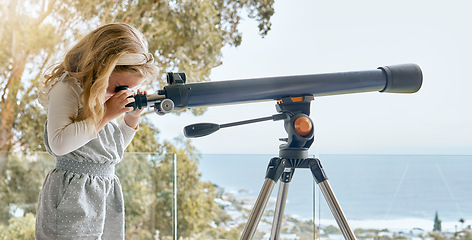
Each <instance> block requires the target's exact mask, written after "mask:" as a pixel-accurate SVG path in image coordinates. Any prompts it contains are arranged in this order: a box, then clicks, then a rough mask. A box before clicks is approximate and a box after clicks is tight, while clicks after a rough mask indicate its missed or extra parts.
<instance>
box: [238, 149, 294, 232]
mask: <svg viewBox="0 0 472 240" xmlns="http://www.w3.org/2000/svg"><path fill="white" fill-rule="evenodd" d="M285 163H286V161H285V160H282V159H280V158H272V159H271V160H270V163H269V166H268V167H267V173H266V178H265V181H264V185H262V189H261V191H260V193H259V196H258V197H257V200H256V203H255V204H254V208H253V209H252V211H251V215H249V220H248V221H247V223H246V226H245V227H244V230H243V233H242V235H241V240H249V239H252V237H253V236H254V233H256V229H257V225H258V224H259V221H260V220H261V217H262V213H263V212H264V209H265V207H266V205H267V202H268V201H269V198H270V194H271V193H272V190H273V189H274V185H275V183H276V182H277V181H278V179H279V178H280V176H281V175H282V173H283V171H284V168H285V167H284V166H285Z"/></svg>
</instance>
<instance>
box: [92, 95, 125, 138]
mask: <svg viewBox="0 0 472 240" xmlns="http://www.w3.org/2000/svg"><path fill="white" fill-rule="evenodd" d="M133 95H134V93H133V91H131V90H121V91H119V92H117V93H115V94H113V95H112V96H111V97H110V98H109V99H108V100H107V101H106V102H105V114H104V115H103V118H102V121H100V122H99V123H98V125H97V126H96V131H97V132H99V131H100V130H101V129H102V128H103V127H104V126H105V125H106V124H107V123H109V122H110V121H111V120H113V119H115V118H117V117H118V116H120V115H121V114H123V113H126V112H129V111H133V107H126V105H127V104H128V103H131V102H134V98H132V97H130V96H133Z"/></svg>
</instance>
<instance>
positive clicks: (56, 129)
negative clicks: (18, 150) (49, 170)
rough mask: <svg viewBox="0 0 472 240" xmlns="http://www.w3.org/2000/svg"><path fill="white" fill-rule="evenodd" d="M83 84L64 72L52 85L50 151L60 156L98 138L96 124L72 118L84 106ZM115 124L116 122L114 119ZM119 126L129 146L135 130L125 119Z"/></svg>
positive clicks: (49, 132)
mask: <svg viewBox="0 0 472 240" xmlns="http://www.w3.org/2000/svg"><path fill="white" fill-rule="evenodd" d="M82 91H83V90H82V88H81V87H80V85H78V82H77V81H76V79H74V78H72V77H70V76H67V74H64V75H63V76H62V77H61V78H60V79H59V81H58V82H57V83H56V84H55V85H53V87H52V88H51V90H50V91H49V95H48V103H47V121H48V122H47V129H46V131H47V140H48V143H49V147H50V149H51V151H52V152H53V153H54V154H56V155H58V156H60V155H65V154H67V153H70V152H72V151H74V150H76V149H78V148H80V147H82V146H84V145H85V144H86V143H88V142H89V141H91V140H93V139H95V138H97V134H98V133H97V132H96V130H95V126H91V125H87V123H86V121H85V120H83V121H72V120H71V119H70V117H71V116H74V115H76V114H77V113H78V111H79V110H80V108H81V104H80V101H79V99H80V94H81V93H82ZM112 124H117V123H116V121H115V120H113V123H112ZM118 128H119V129H120V130H121V132H122V134H123V140H124V146H125V147H126V146H128V145H129V143H130V142H131V140H132V139H133V137H134V134H135V133H136V129H133V128H131V127H129V126H128V125H126V123H125V121H124V120H122V121H121V122H120V123H119V124H118Z"/></svg>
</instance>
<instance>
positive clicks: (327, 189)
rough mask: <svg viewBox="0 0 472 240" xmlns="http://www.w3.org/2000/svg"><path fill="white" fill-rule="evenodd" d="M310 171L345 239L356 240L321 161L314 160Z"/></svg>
mask: <svg viewBox="0 0 472 240" xmlns="http://www.w3.org/2000/svg"><path fill="white" fill-rule="evenodd" d="M310 170H311V172H312V174H313V178H314V179H315V180H316V182H317V183H318V185H319V186H320V189H321V192H322V193H323V196H324V197H325V199H326V202H327V203H328V206H329V208H330V209H331V213H332V214H333V216H334V218H335V219H336V222H337V223H338V226H339V228H340V229H341V232H342V233H343V235H344V239H346V240H351V239H352V240H355V239H356V236H355V235H354V233H353V232H352V230H351V228H350V227H349V224H348V223H347V220H346V217H345V216H344V213H343V210H342V209H341V206H340V205H339V203H338V201H337V199H336V196H335V195H334V192H333V190H332V189H331V186H330V185H329V182H328V178H327V177H326V174H325V173H324V170H323V167H322V166H321V162H320V160H319V159H316V158H315V159H313V160H312V161H311V162H310Z"/></svg>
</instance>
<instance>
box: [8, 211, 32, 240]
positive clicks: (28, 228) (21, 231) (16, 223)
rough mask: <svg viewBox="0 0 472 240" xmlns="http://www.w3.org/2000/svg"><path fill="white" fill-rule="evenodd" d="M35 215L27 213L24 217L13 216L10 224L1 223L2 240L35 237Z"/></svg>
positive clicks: (28, 239) (25, 239) (27, 239)
mask: <svg viewBox="0 0 472 240" xmlns="http://www.w3.org/2000/svg"><path fill="white" fill-rule="evenodd" d="M35 221H36V220H35V217H34V214H32V213H27V214H26V215H25V216H24V217H19V218H12V219H10V221H9V224H8V226H1V225H0V240H20V239H24V240H30V239H31V240H32V239H34V224H35Z"/></svg>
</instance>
